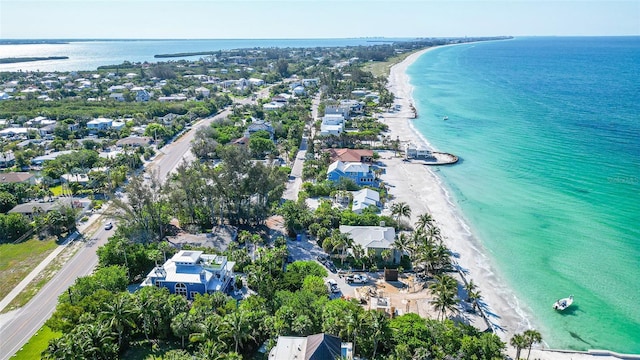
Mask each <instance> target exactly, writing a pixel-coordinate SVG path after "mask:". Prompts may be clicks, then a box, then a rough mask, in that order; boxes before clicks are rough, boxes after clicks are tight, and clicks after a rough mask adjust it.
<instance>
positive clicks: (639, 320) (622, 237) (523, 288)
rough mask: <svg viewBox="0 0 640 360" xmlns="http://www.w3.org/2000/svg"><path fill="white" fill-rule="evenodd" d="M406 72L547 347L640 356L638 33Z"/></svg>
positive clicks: (466, 51)
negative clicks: (567, 300)
mask: <svg viewBox="0 0 640 360" xmlns="http://www.w3.org/2000/svg"><path fill="white" fill-rule="evenodd" d="M407 73H408V75H409V77H410V79H411V84H412V85H413V86H414V91H413V99H414V101H415V106H416V108H417V110H418V114H419V117H418V118H417V119H416V120H414V127H415V128H416V129H417V130H418V131H419V132H420V133H421V134H422V135H423V136H424V137H425V138H427V139H428V141H429V142H430V143H431V145H432V146H434V147H435V148H436V149H437V150H440V151H446V152H451V153H454V154H456V155H458V156H459V157H460V158H461V159H462V161H461V162H460V163H459V164H457V165H455V166H450V167H442V168H440V169H438V174H439V175H440V176H441V177H442V179H443V181H444V182H445V184H446V186H447V187H448V188H449V189H450V190H451V191H450V193H451V196H452V197H453V199H452V200H453V201H454V202H455V203H456V204H457V206H459V208H460V209H461V211H462V214H464V215H463V216H464V217H465V219H464V220H465V221H466V222H467V223H468V225H469V226H470V227H471V229H472V231H473V232H474V234H475V235H476V236H477V237H478V238H479V240H480V241H481V242H482V244H483V245H484V247H485V248H486V250H487V252H488V255H489V256H490V257H491V258H492V260H493V261H494V263H495V264H496V266H497V267H498V271H499V272H500V274H501V275H502V277H503V278H504V279H505V280H506V281H507V282H508V285H509V287H510V288H511V289H512V290H513V292H514V294H515V296H516V297H517V298H518V300H519V303H521V304H523V309H524V310H525V313H526V316H527V317H528V320H529V321H530V323H531V324H532V325H533V326H534V327H535V328H536V329H537V330H538V331H540V332H541V333H542V335H543V340H544V341H545V343H546V344H547V345H548V346H549V347H551V348H565V349H576V350H587V349H608V350H613V351H618V352H623V353H636V354H638V353H640V37H611V38H607V37H599V38H556V37H554V38H518V39H514V40H509V41H495V42H483V43H474V44H464V45H456V46H447V47H441V48H437V49H434V50H433V51H429V52H427V53H425V54H424V55H422V56H421V57H420V58H419V59H417V60H416V61H415V62H414V63H413V64H412V65H411V66H410V67H409V69H408V70H407ZM445 119H446V120H445ZM569 295H573V296H574V297H575V301H574V305H573V306H571V307H570V308H569V309H567V310H566V311H564V312H562V313H560V312H557V311H555V310H553V309H552V304H553V303H554V302H555V301H556V300H557V299H559V298H563V297H567V296H569ZM498 315H499V314H498Z"/></svg>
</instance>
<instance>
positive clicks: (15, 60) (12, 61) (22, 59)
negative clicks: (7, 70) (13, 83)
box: [0, 56, 69, 64]
mask: <svg viewBox="0 0 640 360" xmlns="http://www.w3.org/2000/svg"><path fill="white" fill-rule="evenodd" d="M67 59H69V57H68V56H47V57H9V58H0V64H15V63H23V62H32V61H44V60H67Z"/></svg>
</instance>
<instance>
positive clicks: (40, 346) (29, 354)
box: [11, 325, 62, 360]
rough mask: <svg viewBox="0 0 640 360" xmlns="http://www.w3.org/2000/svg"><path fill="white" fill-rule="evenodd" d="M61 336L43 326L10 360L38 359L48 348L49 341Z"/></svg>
mask: <svg viewBox="0 0 640 360" xmlns="http://www.w3.org/2000/svg"><path fill="white" fill-rule="evenodd" d="M60 336H62V333H60V332H55V331H53V330H51V329H49V327H48V326H46V325H45V326H43V327H41V328H40V330H39V331H38V332H37V333H36V334H35V335H33V337H31V339H29V342H27V343H26V344H25V345H24V346H23V347H22V349H20V350H19V351H18V352H17V353H16V354H15V355H13V356H12V357H11V360H33V359H40V354H41V353H42V352H43V351H44V350H45V349H46V348H47V346H49V340H51V339H55V338H57V337H60Z"/></svg>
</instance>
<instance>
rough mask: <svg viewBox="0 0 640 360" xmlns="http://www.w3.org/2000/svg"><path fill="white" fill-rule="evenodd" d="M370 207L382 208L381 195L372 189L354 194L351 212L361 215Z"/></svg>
mask: <svg viewBox="0 0 640 360" xmlns="http://www.w3.org/2000/svg"><path fill="white" fill-rule="evenodd" d="M369 206H375V207H378V206H380V194H379V193H378V192H377V191H374V190H371V189H362V190H358V191H354V192H353V203H352V205H351V211H353V212H354V213H356V214H361V213H362V211H363V210H364V209H366V208H368V207H369Z"/></svg>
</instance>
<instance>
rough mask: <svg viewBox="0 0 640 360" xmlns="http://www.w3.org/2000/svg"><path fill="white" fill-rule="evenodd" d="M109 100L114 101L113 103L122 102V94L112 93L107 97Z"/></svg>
mask: <svg viewBox="0 0 640 360" xmlns="http://www.w3.org/2000/svg"><path fill="white" fill-rule="evenodd" d="M109 98H110V99H111V100H115V101H124V94H123V93H112V94H110V95H109Z"/></svg>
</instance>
